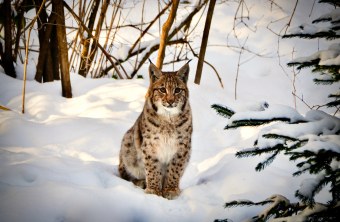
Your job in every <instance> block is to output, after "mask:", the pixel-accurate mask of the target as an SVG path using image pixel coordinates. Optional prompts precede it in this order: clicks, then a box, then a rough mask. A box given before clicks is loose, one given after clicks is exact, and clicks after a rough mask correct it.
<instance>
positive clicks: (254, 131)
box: [0, 0, 339, 222]
mask: <svg viewBox="0 0 340 222" xmlns="http://www.w3.org/2000/svg"><path fill="white" fill-rule="evenodd" d="M0 1H1V0H0ZM155 2H156V1H155ZM261 2H262V3H264V4H252V5H251V8H252V10H251V12H254V14H253V15H251V16H255V17H256V19H258V21H259V22H257V23H256V24H250V26H251V27H256V28H257V29H258V32H257V33H254V34H253V35H250V33H252V32H253V31H250V30H247V29H246V28H244V29H243V28H242V29H241V28H240V29H238V31H239V32H241V34H240V35H241V36H247V38H248V37H249V41H248V44H249V45H250V46H251V47H252V48H255V49H257V50H258V51H266V52H268V54H270V55H274V54H275V53H276V52H275V51H276V47H275V45H276V42H277V36H276V35H274V37H271V36H270V34H271V31H269V30H268V29H267V27H266V26H267V24H268V22H269V20H266V19H268V17H269V18H270V19H272V20H271V21H281V18H289V16H288V15H289V13H285V12H284V10H282V11H281V10H272V11H270V12H269V13H268V12H266V13H268V14H266V15H264V14H263V13H264V11H265V9H266V10H268V8H269V7H270V6H269V5H270V4H268V2H267V1H261ZM287 2H288V1H284V0H282V1H279V3H280V5H282V6H283V7H285V9H287V12H288V11H289V9H290V8H291V7H292V4H291V3H287ZM301 2H302V3H301V4H302V5H303V6H305V5H307V6H311V4H310V3H309V0H307V1H301ZM128 3H130V2H129V1H128ZM256 3H257V1H256ZM150 4H151V3H150ZM133 6H134V7H135V6H136V5H133ZM236 6H237V5H236V4H233V3H228V4H217V5H216V8H215V10H216V11H215V13H214V17H213V23H212V27H211V32H210V33H211V34H210V37H209V44H215V43H216V44H219V43H223V44H226V42H225V41H226V39H225V37H226V36H227V34H228V30H227V29H226V27H230V28H232V23H233V19H232V18H233V13H234V12H235V10H234V9H235V8H236ZM156 7H157V6H156ZM315 7H318V6H317V5H316V6H315ZM149 8H150V9H151V10H152V9H153V7H149ZM302 8H303V9H306V11H308V10H307V9H308V7H302ZM134 9H135V10H137V9H138V5H137V6H136V7H135V8H134ZM320 9H321V10H320ZM146 10H147V9H146ZM152 11H156V10H152ZM324 11H325V9H323V8H318V10H317V9H315V10H314V13H323V12H324ZM135 14H137V13H135V12H131V15H130V16H129V19H131V20H132V17H133V16H132V15H135ZM308 14H309V11H308V12H307V13H306V12H304V11H303V10H301V8H300V7H298V9H297V11H296V16H300V17H297V18H298V19H296V20H297V21H298V22H297V21H296V20H293V23H294V22H295V25H297V24H300V23H301V20H300V19H299V18H304V17H306V16H305V15H308ZM145 15H146V16H152V15H151V14H150V13H145ZM226 16H227V19H226ZM228 16H229V17H228ZM196 19H197V16H196V17H194V18H193V20H196ZM256 19H255V20H256ZM136 20H138V19H136ZM146 20H147V19H146ZM202 20H203V21H204V18H202ZM178 21H181V20H180V19H179V20H178ZM177 24H178V23H177ZM261 24H262V26H261ZM274 26H275V27H274ZM278 27H279V29H281V28H282V26H280V25H272V27H271V28H274V29H275V28H276V29H278ZM201 30H203V28H202V29H201ZM150 32H151V36H157V35H158V33H157V35H153V33H156V32H155V31H152V30H151V31H150ZM197 32H198V33H196V35H197V36H199V34H201V33H199V31H197ZM120 35H121V38H122V39H129V37H131V36H133V37H136V36H139V35H133V34H131V32H129V31H126V32H125V33H120ZM148 38H150V36H148ZM197 39H198V41H201V37H200V36H199V37H197ZM129 40H131V39H129ZM32 41H33V40H32ZM194 41H196V39H194ZM33 42H34V41H33ZM131 42H133V41H131ZM158 42H159V38H157V37H154V38H152V39H150V41H146V39H145V41H144V43H142V44H141V47H144V46H145V47H148V46H149V48H150V47H151V46H153V45H155V44H157V43H158ZM196 42H197V41H196ZM193 44H194V43H193ZM311 45H312V46H313V47H310V46H311ZM311 45H307V44H306V43H305V42H303V43H301V42H299V41H296V42H293V43H292V40H282V47H280V48H281V49H280V50H281V51H280V56H281V58H280V59H281V64H285V63H286V62H288V61H289V60H290V55H291V51H292V49H293V48H294V49H295V50H296V51H297V55H298V56H302V55H308V54H310V53H311V52H315V51H316V50H317V47H315V45H317V44H316V43H312V44H311ZM120 46H121V47H118V48H119V52H118V50H117V52H118V53H116V52H112V53H113V55H114V56H117V57H118V58H125V57H126V53H127V49H128V47H125V46H124V44H121V45H120ZM268 46H269V47H268ZM323 46H324V43H323V42H322V41H320V47H323ZM115 47H116V46H115ZM196 47H197V44H196ZM268 48H269V49H268ZM271 49H273V50H274V53H273V52H272V51H270V50H271ZM147 51H148V50H146V51H145V52H147ZM326 54H327V53H326ZM287 55H288V56H287ZM170 56H173V55H170ZM237 56H238V53H237V52H236V53H235V52H233V51H232V50H230V49H226V48H214V47H211V48H209V50H207V54H206V58H207V61H209V62H211V63H212V64H213V65H214V66H215V67H216V68H217V70H218V71H219V73H220V75H221V77H222V80H223V83H224V86H225V89H220V88H218V85H219V84H218V83H217V81H216V78H215V74H214V73H213V71H212V70H211V69H209V68H206V66H205V68H204V74H203V76H202V83H201V85H200V86H197V85H194V84H193V83H192V82H193V81H192V79H193V76H194V73H195V65H196V64H195V60H194V61H192V62H191V63H190V66H191V68H192V69H191V70H192V71H191V74H190V75H191V76H190V79H189V89H190V102H191V106H192V111H193V124H194V132H193V141H192V142H193V145H192V147H193V150H192V156H191V159H190V162H189V164H188V167H187V169H186V171H185V174H184V176H183V178H182V180H181V184H180V187H181V189H182V193H181V195H180V196H179V197H178V198H177V199H175V200H171V201H170V200H166V199H164V198H161V197H157V196H154V195H147V194H145V193H144V192H143V190H141V189H139V188H137V187H135V186H134V185H133V184H132V183H130V182H127V181H125V180H122V179H121V178H119V177H118V172H117V165H118V153H119V149H120V141H121V139H122V136H123V134H124V133H125V131H126V130H127V129H129V128H130V127H131V126H132V124H133V123H134V121H135V120H136V118H137V117H138V115H139V113H140V112H141V110H142V108H143V104H144V96H145V93H146V90H147V86H148V79H147V76H148V75H147V66H143V67H142V69H141V71H140V74H141V75H142V76H144V78H145V79H144V80H120V81H115V80H112V79H109V78H105V79H86V78H82V77H80V76H79V75H77V74H74V73H72V75H71V82H72V90H73V95H74V98H72V99H65V98H62V97H61V86H60V82H59V81H56V82H53V83H44V84H39V83H36V82H35V81H31V80H33V79H34V78H33V77H34V73H35V65H36V63H35V61H36V60H34V59H32V58H30V59H29V64H28V77H29V78H28V79H29V81H28V82H27V89H26V92H27V94H26V110H25V114H21V99H22V98H21V92H22V81H21V80H20V79H22V69H23V68H22V65H20V63H18V64H17V65H16V71H17V73H18V76H19V77H18V79H16V80H15V79H12V78H10V77H8V76H6V75H4V74H3V73H2V70H0V95H1V96H0V105H2V106H6V107H8V108H10V109H11V111H3V110H1V111H0V196H1V198H0V221H1V222H9V221H10V222H23V221H34V222H40V221H41V222H46V221H58V222H64V221H82V222H87V221H89V222H92V221H101V222H106V221H122V222H124V221H151V222H152V221H213V220H214V219H218V218H230V219H232V220H233V221H242V220H244V219H246V218H249V217H251V216H253V215H256V214H257V213H258V212H260V211H261V209H262V208H256V207H255V208H248V209H247V210H246V211H245V210H244V209H241V208H233V209H224V208H223V205H224V203H225V202H227V201H231V200H235V199H253V200H263V199H265V198H266V197H268V196H270V195H271V194H273V193H280V194H282V195H283V196H285V197H287V198H288V199H289V200H291V201H296V198H295V197H294V193H293V192H292V191H295V190H297V189H298V188H299V186H300V180H301V178H303V179H308V176H306V177H305V176H304V175H302V176H300V177H299V178H292V177H291V174H292V173H293V172H295V171H296V168H295V166H294V163H290V162H289V160H288V159H287V157H284V156H278V157H276V159H275V161H274V162H273V163H272V165H271V167H269V168H267V169H265V170H264V171H261V172H255V170H254V167H255V166H256V164H257V163H258V162H259V161H261V160H262V157H260V158H258V157H252V158H246V159H237V158H236V157H235V153H236V152H237V151H240V150H243V148H245V147H252V146H253V143H254V141H255V140H256V139H257V136H258V134H259V133H262V132H263V133H264V132H268V131H266V130H269V129H270V130H273V131H274V130H280V129H281V128H280V127H287V124H286V125H280V123H277V124H275V126H274V125H271V126H272V128H264V127H262V126H261V127H258V128H250V127H245V128H241V129H233V130H226V131H224V130H223V127H224V126H225V125H226V124H227V123H228V122H227V121H228V120H226V119H224V118H221V117H220V116H218V115H216V113H215V111H214V110H212V109H211V108H210V106H211V105H212V104H214V103H219V104H223V105H228V106H230V107H232V108H233V109H234V110H236V111H237V112H245V114H246V115H253V117H254V118H263V117H266V118H268V117H269V116H278V115H280V116H285V117H286V116H287V115H288V117H289V118H290V119H291V121H292V122H295V121H299V120H304V119H313V120H315V121H321V122H322V121H325V122H324V125H323V126H324V127H322V128H320V129H314V126H313V125H309V126H308V127H304V128H303V129H301V130H300V129H299V128H295V129H292V131H291V133H292V136H298V135H300V134H299V133H302V132H305V131H303V130H306V129H308V130H310V134H311V135H310V137H309V138H312V136H313V135H314V134H313V133H314V132H316V131H320V130H321V131H322V132H326V133H327V132H333V131H334V130H336V129H338V127H339V124H338V122H337V121H335V120H336V118H335V117H334V119H332V118H330V119H329V118H326V117H325V116H326V115H325V114H324V113H323V112H321V111H310V112H308V108H307V107H306V106H304V105H303V104H302V103H298V104H297V109H298V111H299V112H300V113H303V115H301V114H299V112H297V111H296V110H294V109H293V108H290V107H288V106H292V105H293V102H292V101H293V97H292V96H291V87H292V84H291V77H290V76H286V75H285V74H283V72H282V70H281V68H280V67H279V65H278V64H277V63H278V61H277V57H275V58H271V59H268V58H255V59H253V60H251V61H250V60H249V54H245V55H244V57H242V58H244V60H243V61H242V65H241V66H240V76H239V80H238V98H239V99H238V100H237V101H235V100H234V99H233V98H234V94H233V93H234V80H235V73H236V71H235V70H236V65H237ZM251 57H253V55H251ZM139 58H141V57H139ZM171 58H172V57H171ZM332 58H336V57H330V59H332ZM151 59H152V58H151ZM248 60H249V61H248ZM324 61H326V60H324ZM131 63H132V64H134V62H131ZM179 65H182V64H179ZM171 68H173V67H171ZM171 68H170V67H169V66H167V67H166V69H168V70H170V69H171ZM234 68H235V69H234ZM289 72H290V71H288V73H289ZM295 86H296V88H297V89H298V93H299V94H300V95H301V94H302V95H303V96H304V99H305V100H306V101H308V102H309V103H310V104H324V103H326V102H327V99H325V98H326V96H327V95H328V94H329V92H333V91H334V86H332V87H333V88H332V87H329V88H327V87H325V86H322V87H320V86H316V85H314V83H313V82H312V81H311V78H310V73H309V71H308V72H307V73H305V74H304V72H301V73H300V74H299V76H298V78H297V81H296V82H295ZM335 88H338V87H337V86H335ZM264 101H266V102H264ZM267 104H269V107H268V105H267ZM259 111H260V112H259ZM287 113H288V114H287ZM237 115H239V116H237ZM237 115H236V114H235V116H234V117H233V118H234V119H236V118H241V117H242V116H240V115H241V114H237ZM269 127H270V126H269ZM315 130H316V131H315ZM285 132H286V131H285ZM325 136H328V137H329V136H330V135H325ZM321 139H322V137H321ZM327 140H328V141H329V138H327ZM330 141H332V142H333V143H334V144H335V145H334V147H333V148H336V146H337V145H338V144H339V140H338V138H335V137H334V138H333V137H332V138H331V140H330ZM271 142H277V141H271ZM314 142H315V143H319V142H322V141H312V140H311V141H310V144H309V145H311V146H312V145H313V143H314ZM307 145H308V143H307V144H306V146H307ZM313 146H314V145H313ZM316 146H317V147H319V145H318V144H316ZM332 167H334V168H337V167H339V162H337V161H334V162H332ZM329 198H330V194H329V193H327V192H322V193H320V194H319V195H318V197H317V201H320V202H324V203H325V202H327V201H328V200H329ZM317 208H318V206H317Z"/></svg>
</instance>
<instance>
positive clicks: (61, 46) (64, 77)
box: [52, 0, 72, 98]
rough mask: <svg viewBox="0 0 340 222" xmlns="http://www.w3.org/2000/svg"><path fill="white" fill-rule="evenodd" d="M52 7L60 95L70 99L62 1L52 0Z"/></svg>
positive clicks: (70, 90)
mask: <svg viewBox="0 0 340 222" xmlns="http://www.w3.org/2000/svg"><path fill="white" fill-rule="evenodd" d="M52 4H53V7H52V9H54V10H55V13H56V15H57V18H56V25H57V40H58V52H59V59H60V60H59V61H60V71H61V88H62V95H63V97H66V98H72V89H71V81H70V70H69V62H68V49H67V41H66V29H65V15H64V6H63V0H52Z"/></svg>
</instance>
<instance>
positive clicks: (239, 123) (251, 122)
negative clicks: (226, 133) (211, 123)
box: [224, 117, 290, 129]
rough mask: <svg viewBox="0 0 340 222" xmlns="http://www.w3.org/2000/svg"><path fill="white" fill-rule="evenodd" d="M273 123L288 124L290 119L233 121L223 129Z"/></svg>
mask: <svg viewBox="0 0 340 222" xmlns="http://www.w3.org/2000/svg"><path fill="white" fill-rule="evenodd" d="M275 121H282V122H290V119H289V118H287V117H276V118H272V119H249V120H234V121H233V122H232V123H231V124H230V125H229V124H228V125H227V126H226V127H225V128H224V129H231V128H238V127H242V126H260V125H263V124H267V123H271V122H275Z"/></svg>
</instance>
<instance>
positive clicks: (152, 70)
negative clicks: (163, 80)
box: [149, 59, 162, 82]
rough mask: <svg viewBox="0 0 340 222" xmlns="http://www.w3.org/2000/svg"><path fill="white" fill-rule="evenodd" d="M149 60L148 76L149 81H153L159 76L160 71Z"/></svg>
mask: <svg viewBox="0 0 340 222" xmlns="http://www.w3.org/2000/svg"><path fill="white" fill-rule="evenodd" d="M149 61H150V66H149V76H150V81H152V82H154V81H156V80H157V79H159V77H161V75H162V72H161V71H160V70H159V69H158V68H157V67H156V66H155V65H154V64H153V63H152V62H151V60H150V59H149Z"/></svg>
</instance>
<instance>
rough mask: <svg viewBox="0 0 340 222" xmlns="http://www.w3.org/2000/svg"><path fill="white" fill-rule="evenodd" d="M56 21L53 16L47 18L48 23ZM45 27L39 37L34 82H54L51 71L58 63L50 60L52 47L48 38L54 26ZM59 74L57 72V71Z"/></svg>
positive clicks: (52, 71)
mask: <svg viewBox="0 0 340 222" xmlns="http://www.w3.org/2000/svg"><path fill="white" fill-rule="evenodd" d="M55 21H56V16H55V14H53V13H52V14H51V16H50V18H49V23H51V24H54V23H55ZM51 24H50V25H46V26H47V27H46V28H45V30H44V33H42V34H41V35H39V45H40V49H39V57H38V64H37V72H36V74H35V80H36V81H38V82H42V81H44V82H51V81H53V80H54V70H53V69H52V67H53V64H54V63H58V61H54V60H53V59H52V53H51V50H52V48H54V47H51V45H53V44H51V43H52V42H50V37H52V29H53V27H54V25H51ZM58 73H59V70H58Z"/></svg>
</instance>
